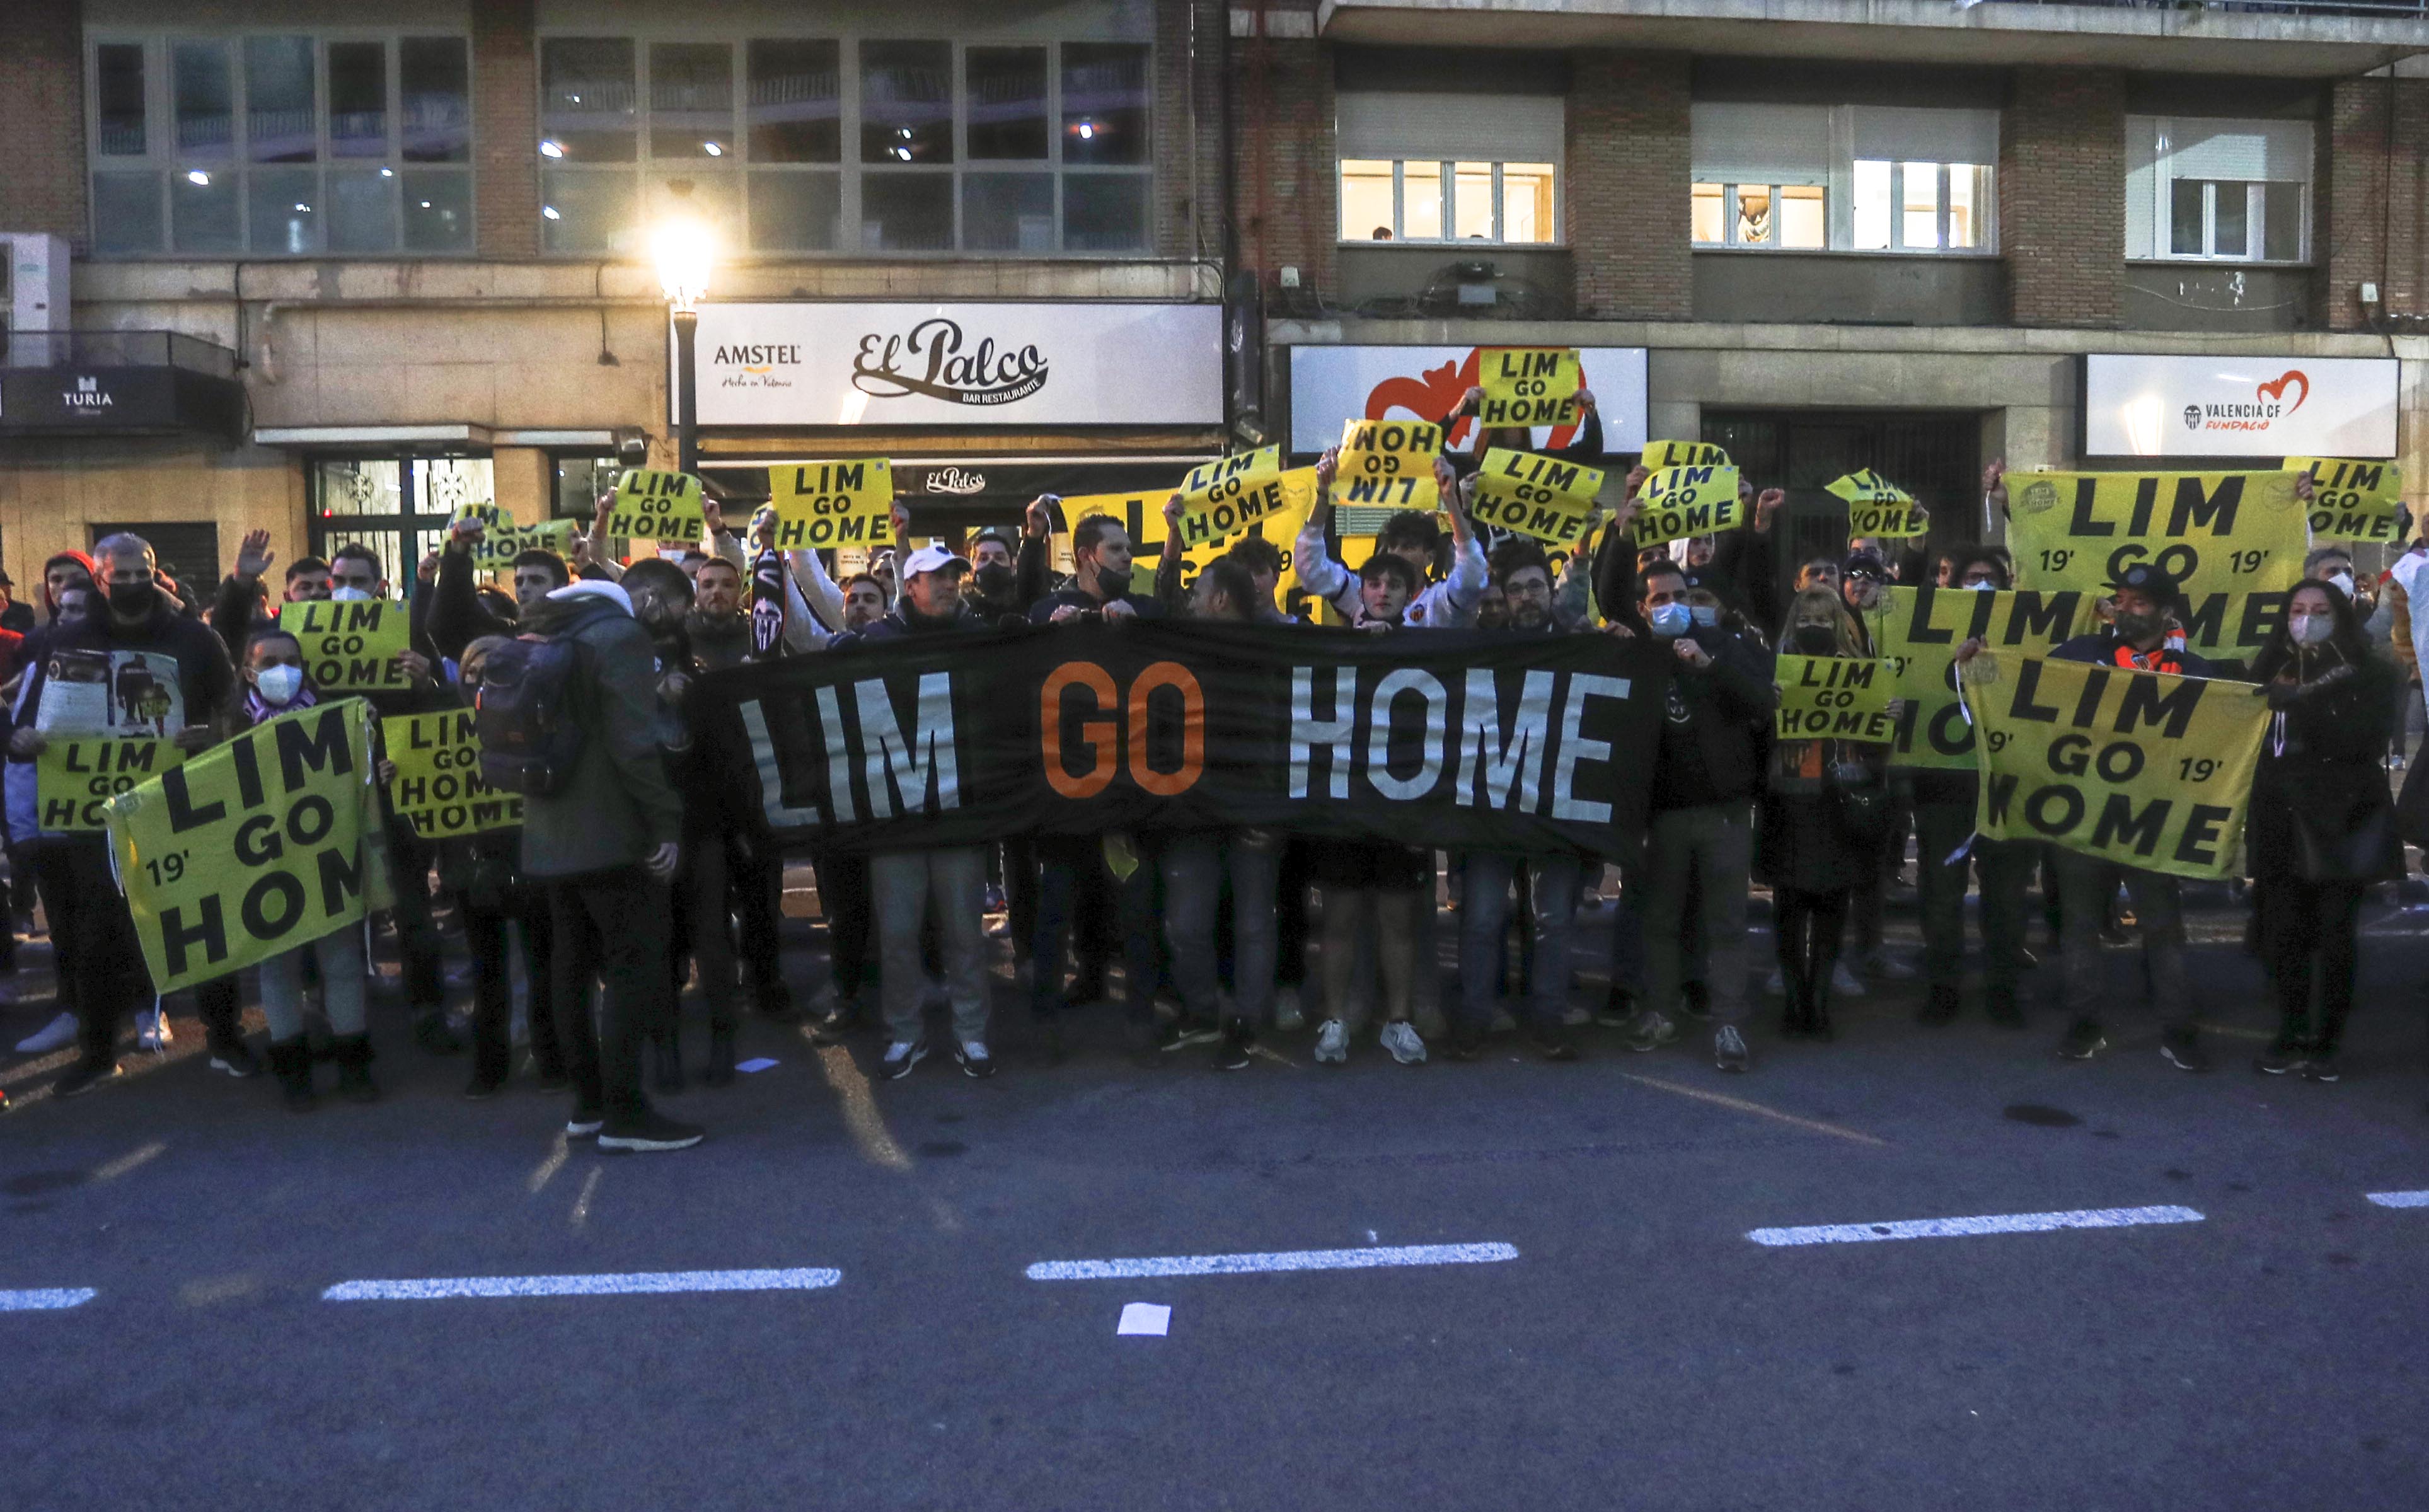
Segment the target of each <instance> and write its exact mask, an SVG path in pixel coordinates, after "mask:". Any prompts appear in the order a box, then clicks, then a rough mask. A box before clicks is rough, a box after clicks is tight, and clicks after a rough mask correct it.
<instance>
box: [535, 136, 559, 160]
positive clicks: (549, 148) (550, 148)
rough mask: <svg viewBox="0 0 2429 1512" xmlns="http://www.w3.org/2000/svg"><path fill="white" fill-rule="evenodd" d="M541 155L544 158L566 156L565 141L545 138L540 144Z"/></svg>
mask: <svg viewBox="0 0 2429 1512" xmlns="http://www.w3.org/2000/svg"><path fill="white" fill-rule="evenodd" d="M539 155H540V156H541V157H543V158H562V157H564V156H565V143H563V142H561V141H556V140H555V139H554V138H548V139H544V140H542V141H541V142H540V144H539Z"/></svg>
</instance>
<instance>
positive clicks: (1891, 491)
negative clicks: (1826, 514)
mask: <svg viewBox="0 0 2429 1512" xmlns="http://www.w3.org/2000/svg"><path fill="white" fill-rule="evenodd" d="M1829 491H1830V492H1832V493H1834V494H1836V495H1838V496H1839V497H1840V498H1842V499H1844V500H1846V501H1847V535H1848V536H1849V538H1850V539H1852V538H1855V537H1858V536H1881V537H1905V536H1920V535H1924V534H1925V533H1927V532H1928V531H1929V530H1930V529H1931V516H1930V514H1929V513H1927V512H1926V511H1925V510H1924V509H1923V508H1922V507H1920V506H1918V505H1917V504H1916V503H1915V502H1914V495H1913V494H1911V493H1909V492H1908V491H1907V490H1904V489H1902V488H1899V487H1898V486H1897V485H1896V484H1894V483H1892V482H1891V481H1890V480H1889V479H1887V478H1885V477H1883V476H1881V475H1880V474H1878V473H1875V472H1874V471H1873V470H1872V469H1871V468H1866V469H1864V470H1863V471H1862V472H1860V473H1850V474H1847V475H1846V476H1845V477H1842V478H1841V479H1839V481H1837V482H1836V483H1833V484H1831V485H1830V486H1829Z"/></svg>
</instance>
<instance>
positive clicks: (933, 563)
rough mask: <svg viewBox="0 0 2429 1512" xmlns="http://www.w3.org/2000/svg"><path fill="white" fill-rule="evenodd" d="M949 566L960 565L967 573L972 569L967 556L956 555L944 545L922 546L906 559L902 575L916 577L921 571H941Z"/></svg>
mask: <svg viewBox="0 0 2429 1512" xmlns="http://www.w3.org/2000/svg"><path fill="white" fill-rule="evenodd" d="M948 567H958V568H960V569H961V570H962V571H963V572H966V573H967V572H968V571H969V570H970V564H969V562H968V561H967V559H966V558H964V557H956V556H954V555H953V554H952V553H951V552H950V551H947V550H946V549H945V548H944V547H942V546H922V547H920V548H919V549H918V550H917V551H915V552H913V553H912V554H911V555H910V556H909V557H907V558H905V559H904V561H903V563H902V575H903V576H905V577H916V576H917V575H918V574H919V573H941V572H943V571H944V570H945V569H946V568H948Z"/></svg>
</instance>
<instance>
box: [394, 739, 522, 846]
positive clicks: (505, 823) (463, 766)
mask: <svg viewBox="0 0 2429 1512" xmlns="http://www.w3.org/2000/svg"><path fill="white" fill-rule="evenodd" d="M380 741H381V744H382V746H383V747H384V749H385V754H386V755H387V756H388V761H389V763H390V764H391V765H393V766H394V767H395V768H396V777H395V779H394V780H393V781H391V782H390V783H389V784H388V802H389V804H390V805H391V806H393V807H394V808H395V809H396V811H397V812H398V813H399V814H402V815H403V816H405V818H406V819H408V820H411V821H412V822H413V832H414V833H415V834H417V835H419V836H421V838H422V839H426V840H430V839H446V838H447V837H449V836H451V835H478V834H481V833H482V832H483V831H486V830H493V829H512V828H514V827H515V826H516V825H518V824H521V822H523V800H522V795H521V794H520V793H511V792H500V791H499V790H498V789H495V788H492V787H490V786H489V785H488V784H487V783H486V782H484V781H482V780H481V736H480V732H479V730H478V728H477V727H476V726H475V724H474V722H473V718H472V711H471V709H469V708H451V709H446V710H443V711H441V712H439V713H437V714H399V715H396V716H394V717H392V718H388V719H384V720H382V721H380Z"/></svg>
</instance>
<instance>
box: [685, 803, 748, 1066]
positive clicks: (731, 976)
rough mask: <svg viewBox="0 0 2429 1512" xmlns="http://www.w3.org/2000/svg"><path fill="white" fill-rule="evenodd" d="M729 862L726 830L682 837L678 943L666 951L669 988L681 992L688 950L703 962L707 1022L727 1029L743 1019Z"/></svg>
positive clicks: (702, 992) (696, 961) (695, 960)
mask: <svg viewBox="0 0 2429 1512" xmlns="http://www.w3.org/2000/svg"><path fill="white" fill-rule="evenodd" d="M730 863H731V856H730V855H729V853H728V852H727V850H726V845H725V837H724V836H722V835H719V834H717V833H715V832H714V831H709V832H704V833H701V834H695V835H687V836H686V837H685V838H684V868H683V871H681V872H678V873H676V877H675V888H674V897H673V903H674V919H673V938H674V941H675V949H673V950H670V951H669V952H668V953H667V990H668V992H669V994H674V995H680V994H681V993H682V991H683V977H684V971H683V963H684V956H685V955H686V954H688V955H690V956H691V959H692V962H693V964H694V965H696V966H698V967H699V968H700V995H701V1001H702V1003H704V1004H705V1005H707V1007H708V1023H709V1027H710V1028H711V1029H714V1030H722V1031H723V1032H725V1033H727V1034H731V1033H733V1032H734V1030H735V1025H736V1023H737V1022H738V1020H739V1016H738V1014H737V1013H736V1012H735V993H736V992H737V991H739V990H740V987H739V984H738V983H737V982H736V980H735V969H734V915H733V911H732V910H733V905H732V903H731V901H730V899H729V897H728V889H729V886H730V884H731V883H732V881H733V875H734V873H733V868H732V866H731V864H730ZM669 1001H672V998H671V997H670V998H669ZM671 1022H672V1021H671V1020H670V1021H669V1024H670V1025H671Z"/></svg>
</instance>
